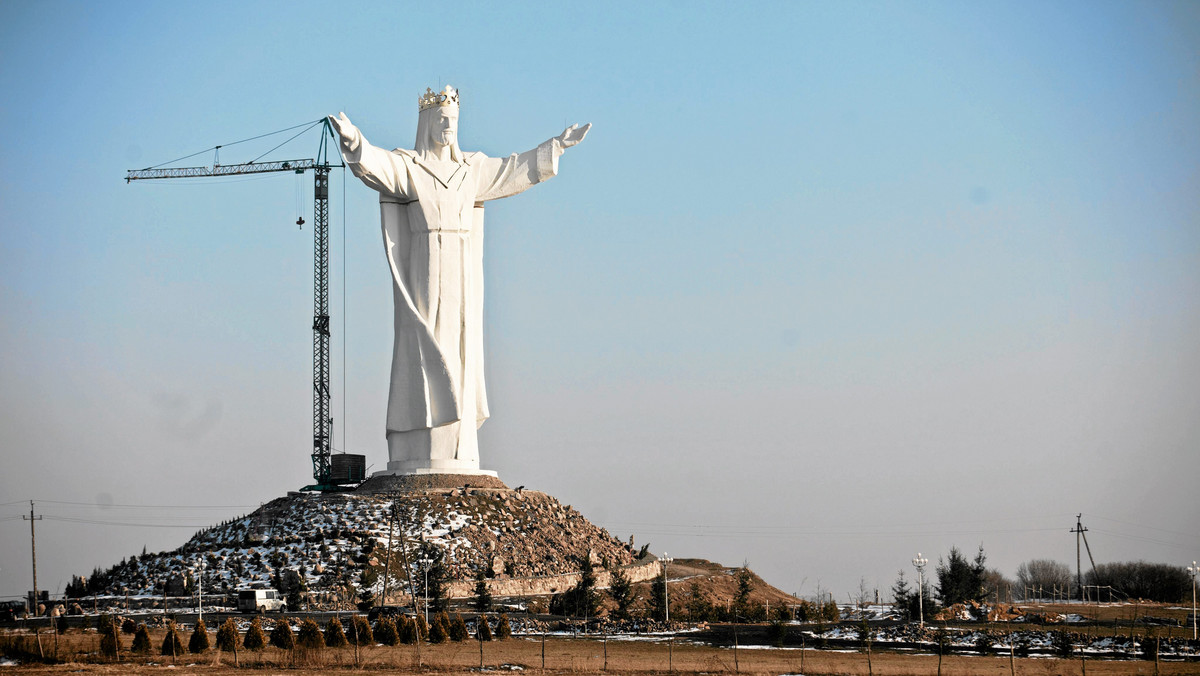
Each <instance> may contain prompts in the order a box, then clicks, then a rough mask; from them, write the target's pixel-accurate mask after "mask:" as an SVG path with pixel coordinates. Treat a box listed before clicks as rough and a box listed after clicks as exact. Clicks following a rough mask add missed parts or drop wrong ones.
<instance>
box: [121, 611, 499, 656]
mask: <svg viewBox="0 0 1200 676" xmlns="http://www.w3.org/2000/svg"><path fill="white" fill-rule="evenodd" d="M491 625H492V620H491V619H490V618H488V617H487V616H486V615H480V616H479V618H478V619H477V620H476V622H475V638H477V639H478V640H480V641H491V640H504V639H508V638H511V637H512V628H511V627H510V625H509V622H508V616H507V615H503V614H502V615H500V616H499V618H498V619H497V620H496V621H495V625H496V628H495V630H494V631H493V629H492V626H491ZM98 630H99V633H100V650H101V652H102V653H103V654H105V655H108V656H112V657H115V656H116V655H117V653H118V651H119V650H120V648H121V641H120V634H121V633H122V632H124V633H132V634H133V642H132V644H131V645H130V648H129V649H130V650H131V651H132V652H134V653H137V654H143V655H146V654H151V653H153V652H154V646H153V644H152V643H151V640H150V630H149V628H148V627H147V626H146V625H145V624H136V625H135V624H134V623H133V621H132V620H125V622H124V624H123V625H121V624H119V623H118V622H117V620H116V618H114V617H112V616H111V615H105V616H101V618H100V620H99V626H98ZM418 637H419V639H418ZM469 637H470V632H469V631H468V629H467V624H466V622H465V621H464V620H463V618H462V616H461V615H458V614H457V613H456V614H455V616H454V618H453V619H451V618H450V617H449V616H448V615H447V614H446V613H445V612H441V613H438V614H437V615H436V616H435V617H434V620H433V622H432V623H431V624H426V623H425V618H424V617H423V616H421V615H417V616H416V617H415V618H409V617H407V616H404V615H401V616H400V617H399V618H398V621H397V620H393V619H392V618H390V617H380V618H379V619H378V620H377V621H376V622H375V626H374V627H372V626H371V625H370V623H368V622H367V619H366V618H364V617H363V616H361V615H356V616H354V617H352V618H350V626H349V629H346V628H343V627H342V623H341V621H340V620H339V619H338V618H336V617H334V618H331V619H330V620H329V621H328V622H327V623H326V624H325V629H324V630H322V629H321V627H320V626H319V625H318V624H317V623H316V622H315V621H313V620H311V619H305V620H303V621H302V622H301V623H300V628H299V631H296V632H293V631H292V627H291V621H290V620H288V618H281V619H280V620H279V621H278V622H276V623H275V626H274V628H273V629H272V630H271V632H270V633H269V634H268V633H267V632H265V631H263V627H262V622H261V621H260V620H259V618H257V617H256V618H254V619H253V620H252V621H251V622H250V626H249V627H248V628H247V629H246V632H245V634H244V635H242V636H240V637H239V635H238V629H237V625H236V624H235V623H234V621H233V618H229V619H227V620H225V622H224V623H223V624H222V625H221V626H220V627H219V628H218V629H217V635H216V647H217V649H218V650H222V651H225V652H236V651H237V649H238V648H239V647H241V648H242V649H245V650H249V651H251V652H257V651H260V650H263V649H264V648H266V647H267V646H268V645H271V646H274V647H276V648H279V649H280V650H294V649H297V648H300V649H304V650H319V649H321V648H326V647H328V648H342V647H345V646H347V645H359V646H364V645H374V644H375V643H380V644H383V645H387V646H394V645H397V644H400V643H405V644H413V643H416V642H417V641H418V640H421V641H426V642H429V643H445V642H447V641H465V640H467V638H469ZM211 647H212V644H211V643H210V641H209V637H208V627H207V626H206V625H205V623H204V620H198V621H197V622H196V624H195V626H194V628H193V629H192V633H191V635H190V637H189V638H188V643H187V649H186V652H188V653H193V654H199V653H203V652H206V651H208V650H209V649H210V648H211ZM159 654H161V655H169V656H172V657H175V656H179V655H183V654H185V649H184V645H183V639H182V638H181V636H180V631H179V627H178V625H176V624H175V623H174V622H171V623H170V624H168V625H167V632H166V634H165V635H164V636H163V640H162V643H161V644H160V646H159Z"/></svg>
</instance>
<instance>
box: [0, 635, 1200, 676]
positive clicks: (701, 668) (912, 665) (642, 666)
mask: <svg viewBox="0 0 1200 676" xmlns="http://www.w3.org/2000/svg"><path fill="white" fill-rule="evenodd" d="M5 638H6V639H11V638H12V637H11V636H9V637H5ZM28 638H29V639H32V638H33V637H32V636H30V637H28ZM153 638H154V643H155V645H156V646H157V645H160V644H161V642H162V632H155V633H154V635H153ZM42 641H43V646H42V649H43V650H44V651H45V652H46V654H48V655H51V654H53V652H54V649H55V648H54V638H53V637H52V636H48V635H43V636H42ZM25 645H26V646H29V643H28V642H27V643H26V644H25ZM123 648H125V649H128V637H125V640H124V641H123ZM34 649H35V650H36V647H35V646H34ZM57 649H58V655H59V656H60V658H61V659H63V660H65V662H64V663H63V664H58V665H35V664H23V665H19V666H15V667H10V668H11V669H12V671H11V672H9V673H22V674H25V673H29V674H67V673H85V674H116V673H122V674H125V673H135V674H151V673H153V674H165V673H170V672H171V671H173V670H180V669H184V670H186V671H187V673H194V674H207V673H219V674H239V673H243V672H244V673H253V674H263V673H277V672H281V671H286V672H288V673H293V674H303V675H307V674H321V673H330V672H337V671H367V672H375V673H435V674H470V673H475V674H478V673H479V672H480V664H481V657H480V643H478V642H464V643H449V644H444V645H438V646H429V645H424V646H422V647H421V655H420V664H419V665H418V657H417V648H416V647H415V646H406V645H399V646H395V647H382V646H374V647H370V648H362V649H360V650H359V652H358V655H357V658H356V656H355V651H354V649H353V648H342V649H338V650H331V649H324V650H320V651H316V652H314V653H311V654H308V655H305V654H303V653H302V652H301V651H299V650H297V651H293V652H291V653H288V652H286V651H280V650H277V649H274V648H268V649H266V650H263V651H261V652H258V653H251V652H248V651H245V650H241V651H239V652H238V655H237V660H238V663H239V665H240V668H238V667H235V666H234V655H232V654H230V653H221V654H218V653H217V652H216V651H214V650H210V651H208V652H206V653H203V654H200V655H180V656H177V658H176V659H174V660H172V659H171V658H170V657H161V656H158V655H154V656H149V657H143V656H131V655H129V654H128V653H127V652H123V653H122V657H121V661H120V662H119V663H117V662H113V661H111V660H103V659H101V658H100V657H98V654H97V652H96V651H97V649H98V638H97V637H96V635H95V634H94V633H92V634H74V633H68V634H65V635H63V636H60V637H59V643H58V648H57ZM544 651H545V673H552V674H567V673H601V672H603V673H613V674H631V675H633V674H664V673H668V672H671V671H678V672H684V673H691V674H702V673H703V674H708V673H735V672H737V673H745V674H772V675H775V674H800V673H803V674H806V675H808V676H813V675H817V674H829V675H833V674H839V675H840V674H879V675H881V676H926V675H928V676H934V675H936V674H938V673H941V674H943V675H944V676H953V675H958V676H965V675H971V676H1012V675H1013V674H1017V675H1026V676H1060V675H1062V676H1067V675H1072V676H1073V675H1075V674H1079V675H1080V676H1086V675H1089V674H1090V675H1095V676H1109V675H1117V674H1121V675H1125V674H1146V675H1147V676H1149V675H1151V674H1156V673H1157V674H1162V675H1163V676H1168V675H1176V674H1200V663H1196V662H1162V663H1161V664H1159V665H1157V667H1156V665H1155V663H1154V662H1152V661H1099V660H1088V661H1086V662H1083V661H1081V660H1080V659H1078V658H1075V659H1071V660H1062V659H1050V658H1038V659H1016V660H1013V661H1012V663H1011V665H1010V661H1009V658H1008V657H1006V656H1005V657H973V656H964V655H954V656H948V657H945V658H944V659H943V660H942V662H941V665H940V672H939V664H938V656H937V655H927V654H906V653H879V652H875V653H873V654H872V655H871V656H870V658H869V659H870V663H869V664H868V656H867V654H866V653H862V652H849V651H848V652H839V651H831V650H823V651H818V650H796V649H792V650H780V649H749V650H748V649H741V650H738V651H737V652H736V654H735V652H734V651H733V650H732V649H729V648H714V647H711V646H697V645H690V644H682V643H679V642H676V643H674V644H670V645H669V644H668V642H666V641H645V640H642V641H631V640H610V641H608V642H607V644H606V643H605V642H604V641H603V640H600V639H582V638H576V639H573V638H568V637H550V638H548V639H546V641H545V643H544ZM542 654H543V642H542V640H541V638H540V637H539V638H515V639H511V640H508V641H496V642H489V643H483V644H482V664H483V665H484V667H485V669H486V670H487V671H511V672H517V673H520V672H521V671H527V672H539V673H540V672H542V664H543V662H542Z"/></svg>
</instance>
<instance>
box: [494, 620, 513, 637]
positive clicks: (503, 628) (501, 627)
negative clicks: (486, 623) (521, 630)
mask: <svg viewBox="0 0 1200 676" xmlns="http://www.w3.org/2000/svg"><path fill="white" fill-rule="evenodd" d="M496 638H497V639H499V640H501V641H503V640H505V639H509V638H512V627H510V626H508V615H507V614H505V613H500V622H499V624H497V625H496Z"/></svg>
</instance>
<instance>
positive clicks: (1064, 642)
mask: <svg viewBox="0 0 1200 676" xmlns="http://www.w3.org/2000/svg"><path fill="white" fill-rule="evenodd" d="M1050 640H1051V643H1052V644H1053V646H1054V652H1055V654H1057V655H1058V656H1059V657H1070V656H1071V655H1074V654H1075V642H1074V641H1073V640H1072V638H1071V634H1070V632H1066V631H1056V632H1054V634H1053V636H1051V638H1050Z"/></svg>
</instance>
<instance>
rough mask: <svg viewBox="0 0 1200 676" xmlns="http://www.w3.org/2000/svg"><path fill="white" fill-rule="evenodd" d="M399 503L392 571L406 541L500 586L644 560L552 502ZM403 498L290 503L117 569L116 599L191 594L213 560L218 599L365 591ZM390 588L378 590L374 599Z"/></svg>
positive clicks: (207, 580) (208, 583) (468, 498)
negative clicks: (284, 580)
mask: <svg viewBox="0 0 1200 676" xmlns="http://www.w3.org/2000/svg"><path fill="white" fill-rule="evenodd" d="M395 499H396V501H397V503H398V505H399V518H398V519H397V522H396V527H395V528H396V530H395V534H396V537H395V540H394V542H393V562H394V563H393V566H395V565H398V564H397V563H395V562H397V561H399V560H400V547H401V546H402V543H403V545H404V546H406V547H407V550H406V553H407V556H408V557H409V562H410V564H412V563H413V561H414V559H415V558H416V556H417V555H416V550H417V548H418V547H419V545H420V543H421V541H422V540H425V541H428V542H431V543H433V544H434V545H436V546H438V547H441V548H442V550H443V551H444V553H445V556H446V563H447V566H448V569H449V572H450V577H451V578H452V579H460V580H461V579H469V578H472V577H473V576H474V574H475V571H476V570H477V569H478V568H481V567H482V568H485V569H491V570H492V571H493V573H494V574H495V575H496V576H497V577H540V576H547V575H560V574H564V573H571V572H577V571H578V570H579V562H580V561H588V560H590V561H591V562H592V564H593V565H595V566H609V565H628V564H630V563H632V562H633V558H634V555H633V553H632V551H631V548H630V546H629V545H628V544H626V543H624V542H622V541H620V540H618V539H616V538H614V537H613V536H612V535H610V534H609V533H608V531H606V530H605V529H603V528H599V527H597V526H595V525H594V524H592V523H590V522H589V521H588V520H587V519H585V518H584V517H583V516H582V515H581V514H580V513H579V512H577V511H576V510H574V509H572V508H571V507H570V506H569V505H563V504H562V503H560V502H559V501H558V500H556V499H555V498H554V497H552V496H550V495H547V494H545V493H541V492H537V491H529V490H524V491H513V490H508V489H495V488H471V489H466V488H457V489H453V490H447V489H436V490H422V491H412V492H407V493H401V494H398V495H396V497H395ZM392 500H393V497H392V496H390V495H385V494H374V495H369V494H368V495H363V494H355V493H342V494H302V493H293V494H289V495H288V496H287V497H283V498H278V499H276V500H272V501H271V502H269V503H267V504H265V505H263V506H262V507H260V508H259V509H257V510H255V511H254V512H252V513H251V514H248V515H246V516H244V517H241V518H239V519H234V520H232V521H229V522H226V523H223V524H220V525H218V526H214V527H212V528H209V529H206V530H203V531H200V532H199V533H197V534H196V535H195V536H193V537H192V538H191V539H190V540H188V542H186V543H185V544H184V545H183V546H181V547H179V548H178V549H176V550H174V551H171V552H162V553H158V554H146V555H144V556H142V557H138V556H134V557H133V558H132V559H130V560H128V561H125V562H122V563H121V564H118V565H117V566H115V567H114V568H112V569H110V570H109V571H108V584H107V588H108V593H110V594H124V593H128V594H130V595H133V596H137V595H150V594H161V593H162V592H163V590H168V591H169V592H171V593H176V594H181V593H183V587H184V581H185V580H186V579H187V578H188V577H189V576H190V577H191V578H192V579H193V580H194V579H195V578H197V577H198V576H199V575H200V572H201V560H202V559H203V560H204V562H205V568H204V581H203V582H204V589H205V591H206V592H207V593H218V592H227V591H233V590H236V589H238V588H244V587H248V586H252V585H259V586H271V585H272V582H273V581H274V576H275V575H276V574H278V575H280V576H283V575H284V574H285V571H290V573H287V574H288V576H289V577H294V578H296V579H299V578H303V580H304V582H305V586H306V587H307V588H308V589H309V590H310V591H320V590H327V589H332V588H333V587H335V586H338V585H339V584H345V583H346V582H349V583H351V584H352V585H353V586H355V587H356V588H357V587H358V583H359V573H360V572H361V571H362V570H363V569H364V568H366V567H371V568H375V569H376V570H377V572H380V573H382V568H383V565H384V561H383V560H384V558H385V557H386V552H387V546H388V531H389V520H390V519H389V518H390V512H391V505H392ZM393 570H394V569H393ZM394 574H395V573H394ZM400 575H401V576H403V573H400ZM381 587H382V581H380V582H377V583H376V584H374V585H373V591H375V592H378V591H380V588H381Z"/></svg>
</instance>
